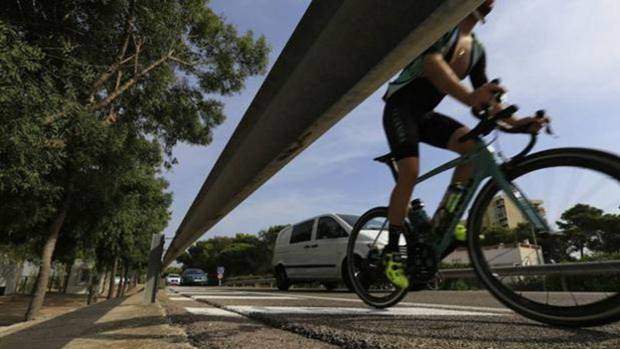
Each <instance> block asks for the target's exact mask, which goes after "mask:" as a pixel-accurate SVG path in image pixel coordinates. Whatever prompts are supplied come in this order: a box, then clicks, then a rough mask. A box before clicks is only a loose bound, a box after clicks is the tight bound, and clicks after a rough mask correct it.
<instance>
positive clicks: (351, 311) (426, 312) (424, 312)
mask: <svg viewBox="0 0 620 349" xmlns="http://www.w3.org/2000/svg"><path fill="white" fill-rule="evenodd" d="M224 308H225V309H230V310H233V311H235V312H239V313H242V314H248V315H249V314H253V313H259V314H291V315H375V316H499V314H497V313H482V312H473V311H462V310H448V309H431V308H410V307H397V308H388V309H374V308H342V307H283V306H249V305H235V306H227V307H224Z"/></svg>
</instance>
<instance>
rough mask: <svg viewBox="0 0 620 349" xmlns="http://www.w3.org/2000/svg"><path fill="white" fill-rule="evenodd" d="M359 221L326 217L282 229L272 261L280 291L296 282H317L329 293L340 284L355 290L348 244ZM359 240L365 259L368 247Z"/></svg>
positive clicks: (330, 215) (337, 215) (354, 217)
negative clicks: (351, 281)
mask: <svg viewBox="0 0 620 349" xmlns="http://www.w3.org/2000/svg"><path fill="white" fill-rule="evenodd" d="M358 218H359V217H358V216H353V215H345V214H326V215H322V216H318V217H314V218H311V219H308V220H305V221H303V222H300V223H297V224H294V225H290V226H287V227H286V228H284V229H282V230H281V231H280V233H278V238H277V240H276V245H275V249H274V253H273V260H272V265H273V267H274V276H275V278H276V282H277V286H278V289H280V290H283V291H284V290H288V288H289V287H290V286H291V284H293V283H299V282H316V281H318V282H321V283H322V284H323V286H324V287H325V288H326V289H328V290H331V289H334V288H336V286H337V285H338V283H339V282H344V283H345V285H347V287H349V289H351V287H350V282H349V280H348V273H347V265H346V256H347V243H348V237H349V233H350V232H351V230H352V229H353V225H354V224H355V222H356V221H357V219H358ZM381 240H383V239H381ZM386 240H387V236H386ZM358 241H361V242H362V243H358V246H357V247H356V251H358V254H359V255H360V256H365V255H366V254H367V253H368V244H367V243H363V241H362V240H358ZM381 243H383V241H381Z"/></svg>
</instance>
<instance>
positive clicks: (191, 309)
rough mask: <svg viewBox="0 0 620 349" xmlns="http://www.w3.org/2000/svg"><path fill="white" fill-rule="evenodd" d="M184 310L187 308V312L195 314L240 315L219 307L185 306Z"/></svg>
mask: <svg viewBox="0 0 620 349" xmlns="http://www.w3.org/2000/svg"><path fill="white" fill-rule="evenodd" d="M185 310H187V312H189V313H191V314H196V315H208V316H222V317H242V316H241V315H239V314H237V313H234V312H231V311H226V310H223V309H219V308H204V307H200V308H196V307H187V308H185Z"/></svg>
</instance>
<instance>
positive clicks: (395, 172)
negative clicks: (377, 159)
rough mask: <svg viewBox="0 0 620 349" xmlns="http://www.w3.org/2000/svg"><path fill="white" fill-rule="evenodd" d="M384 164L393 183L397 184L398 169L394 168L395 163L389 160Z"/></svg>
mask: <svg viewBox="0 0 620 349" xmlns="http://www.w3.org/2000/svg"><path fill="white" fill-rule="evenodd" d="M385 164H386V165H387V166H388V167H389V168H390V172H392V177H394V182H398V167H396V161H395V160H394V159H390V160H389V161H388V162H386V163H385Z"/></svg>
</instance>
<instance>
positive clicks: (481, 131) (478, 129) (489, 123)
mask: <svg viewBox="0 0 620 349" xmlns="http://www.w3.org/2000/svg"><path fill="white" fill-rule="evenodd" d="M491 82H492V83H494V84H499V83H500V80H499V79H493V80H492V81H491ZM502 96H503V93H501V92H498V93H497V94H496V95H495V98H494V99H495V101H496V102H498V103H499V102H501V98H502ZM518 110H519V107H518V106H516V105H514V104H513V105H510V106H508V107H506V108H504V109H502V110H500V111H499V112H497V113H495V115H493V116H490V114H491V106H487V107H486V108H484V110H483V111H482V112H479V111H476V110H475V109H473V108H472V114H474V115H475V116H477V117H479V118H480V119H481V120H480V122H479V123H478V125H476V126H475V127H474V128H473V129H472V130H471V131H469V132H468V133H467V134H465V135H463V136H462V137H461V138H459V141H461V142H466V141H468V140H472V139H476V138H478V137H480V136H486V135H488V134H489V133H491V132H492V131H493V130H495V129H496V128H497V129H499V130H501V131H502V132H506V133H527V130H528V129H529V127H530V125H531V124H526V125H521V126H518V127H504V126H501V125H499V124H498V123H497V122H498V121H501V120H503V119H508V118H510V117H512V116H513V115H514V113H516V112H517V111H518ZM545 115H546V112H545V110H538V111H537V112H536V118H539V119H540V118H544V117H545ZM545 131H546V133H547V134H549V135H551V134H553V131H551V128H550V127H549V125H547V126H546V128H545ZM537 138H538V133H532V134H531V135H530V141H529V143H528V144H527V146H526V147H525V148H524V149H523V150H522V151H521V152H520V153H519V154H517V155H515V156H514V157H513V159H514V158H518V157H522V156H524V155H526V154H527V153H529V152H530V150H532V148H534V145H536V141H537Z"/></svg>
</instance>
